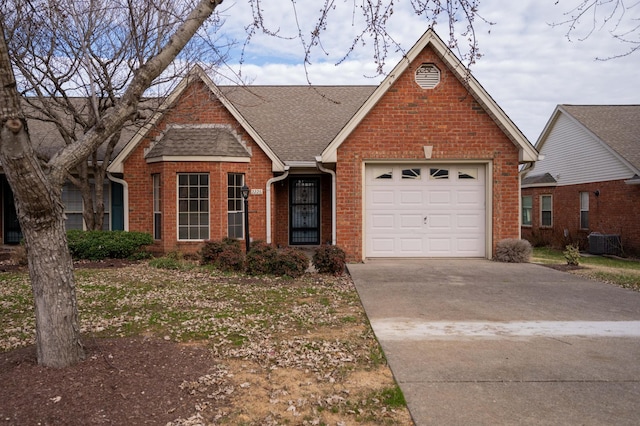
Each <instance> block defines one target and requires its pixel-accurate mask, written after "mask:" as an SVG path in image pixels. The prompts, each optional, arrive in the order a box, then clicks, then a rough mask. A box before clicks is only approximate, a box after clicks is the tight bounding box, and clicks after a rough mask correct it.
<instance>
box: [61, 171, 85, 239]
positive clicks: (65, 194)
mask: <svg viewBox="0 0 640 426" xmlns="http://www.w3.org/2000/svg"><path fill="white" fill-rule="evenodd" d="M62 203H63V204H64V214H65V216H67V219H66V220H65V222H64V224H65V228H66V229H67V231H69V230H71V229H80V230H82V229H84V219H83V218H82V205H83V203H82V194H80V189H79V188H78V187H76V186H75V185H72V184H70V183H66V184H65V185H64V187H63V188H62Z"/></svg>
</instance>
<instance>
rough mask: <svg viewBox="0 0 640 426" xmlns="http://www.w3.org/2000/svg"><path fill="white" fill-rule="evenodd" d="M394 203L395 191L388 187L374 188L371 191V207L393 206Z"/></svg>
mask: <svg viewBox="0 0 640 426" xmlns="http://www.w3.org/2000/svg"><path fill="white" fill-rule="evenodd" d="M394 205H395V192H394V191H391V190H388V189H376V190H373V191H372V192H371V207H373V208H374V209H375V208H379V207H385V206H386V207H393V206H394Z"/></svg>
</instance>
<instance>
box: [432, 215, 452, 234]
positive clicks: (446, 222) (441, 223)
mask: <svg viewBox="0 0 640 426" xmlns="http://www.w3.org/2000/svg"><path fill="white" fill-rule="evenodd" d="M426 228H427V232H429V231H451V214H430V215H429V216H428V217H427V227H426Z"/></svg>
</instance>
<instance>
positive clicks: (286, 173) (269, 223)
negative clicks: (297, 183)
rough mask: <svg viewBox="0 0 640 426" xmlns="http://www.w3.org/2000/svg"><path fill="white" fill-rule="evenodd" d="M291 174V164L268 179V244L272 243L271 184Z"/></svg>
mask: <svg viewBox="0 0 640 426" xmlns="http://www.w3.org/2000/svg"><path fill="white" fill-rule="evenodd" d="M287 176H289V166H284V173H283V174H281V175H280V176H276V177H273V178H271V179H269V180H268V181H267V188H266V192H267V244H271V184H273V183H276V182H279V181H281V180H284V179H286V178H287Z"/></svg>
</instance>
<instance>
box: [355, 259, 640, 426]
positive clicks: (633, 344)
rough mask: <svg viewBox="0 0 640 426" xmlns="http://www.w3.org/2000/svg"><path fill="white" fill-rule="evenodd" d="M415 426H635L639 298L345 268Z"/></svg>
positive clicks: (487, 272)
mask: <svg viewBox="0 0 640 426" xmlns="http://www.w3.org/2000/svg"><path fill="white" fill-rule="evenodd" d="M348 268H349V272H350V273H351V275H352V277H353V280H354V282H355V284H356V287H357V289H358V293H359V294H360V298H361V300H362V303H363V305H364V308H365V311H366V313H367V315H368V316H369V320H370V321H371V325H372V326H373V330H374V332H375V334H376V336H377V337H378V340H379V341H380V344H381V345H382V349H383V350H384V352H385V355H386V357H387V360H388V362H389V365H390V366H391V370H392V371H393V374H394V375H395V377H396V380H397V381H398V383H399V385H400V387H401V389H402V390H403V392H404V394H405V397H406V399H407V404H408V406H409V410H410V412H411V415H412V416H413V419H414V421H415V423H416V424H417V425H419V426H420V425H498V424H499V425H508V424H518V425H521V424H536V425H539V424H543V425H544V424H546V425H562V424H570V425H638V424H640V293H638V292H633V291H630V290H625V289H621V288H618V287H615V286H611V285H608V284H604V283H599V282H595V281H590V280H586V279H582V278H579V277H576V276H574V275H571V274H569V273H565V272H559V271H555V270H552V269H550V268H546V267H543V266H539V265H532V264H506V263H497V262H491V261H488V260H434V259H428V260H373V261H368V262H367V263H365V264H353V265H348Z"/></svg>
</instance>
